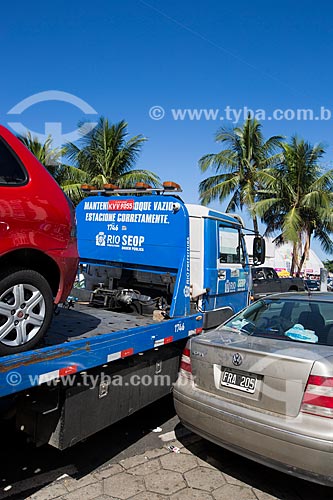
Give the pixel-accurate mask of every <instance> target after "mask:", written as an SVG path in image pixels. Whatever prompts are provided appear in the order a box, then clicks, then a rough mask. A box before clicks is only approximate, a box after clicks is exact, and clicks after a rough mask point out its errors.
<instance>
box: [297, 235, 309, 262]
mask: <svg viewBox="0 0 333 500" xmlns="http://www.w3.org/2000/svg"><path fill="white" fill-rule="evenodd" d="M310 241H311V230H310V231H307V232H306V236H305V243H304V249H303V253H302V257H301V260H300V263H299V267H298V269H299V272H301V271H302V268H303V266H304V262H306V261H307V260H308V258H309V253H310Z"/></svg>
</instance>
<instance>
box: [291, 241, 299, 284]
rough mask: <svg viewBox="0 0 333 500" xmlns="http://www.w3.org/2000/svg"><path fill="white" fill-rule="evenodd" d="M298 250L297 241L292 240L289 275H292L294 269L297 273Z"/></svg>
mask: <svg viewBox="0 0 333 500" xmlns="http://www.w3.org/2000/svg"><path fill="white" fill-rule="evenodd" d="M298 250H299V249H298V243H296V242H294V243H293V257H292V259H291V268H290V275H291V276H293V274H294V272H295V269H297V273H298V272H299V271H298V267H299V260H298V257H299V255H298Z"/></svg>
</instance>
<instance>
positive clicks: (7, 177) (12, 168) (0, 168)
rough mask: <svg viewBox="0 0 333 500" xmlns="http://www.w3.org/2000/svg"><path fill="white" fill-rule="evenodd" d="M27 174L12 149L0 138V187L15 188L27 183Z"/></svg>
mask: <svg viewBox="0 0 333 500" xmlns="http://www.w3.org/2000/svg"><path fill="white" fill-rule="evenodd" d="M27 179H28V176H27V172H26V171H25V169H24V168H23V166H22V164H21V162H20V160H19V159H18V157H17V156H16V154H15V153H14V151H12V149H11V148H10V147H9V146H8V145H7V144H6V143H5V142H4V140H3V139H2V138H1V137H0V185H6V186H8V185H12V186H17V185H20V184H25V183H26V182H27Z"/></svg>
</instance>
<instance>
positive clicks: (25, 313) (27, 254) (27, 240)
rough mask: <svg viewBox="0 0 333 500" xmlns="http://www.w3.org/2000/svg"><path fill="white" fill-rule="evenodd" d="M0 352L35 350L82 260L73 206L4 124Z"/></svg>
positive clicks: (0, 140)
mask: <svg viewBox="0 0 333 500" xmlns="http://www.w3.org/2000/svg"><path fill="white" fill-rule="evenodd" d="M0 235H1V238H0V354H15V353H18V352H21V351H25V350H28V349H31V348H32V347H33V346H35V345H36V344H37V343H38V342H39V341H40V339H41V338H42V337H43V335H44V333H45V332H46V330H47V328H48V327H49V324H50V322H51V319H52V314H53V308H54V304H58V303H59V302H64V301H65V300H66V298H67V296H68V294H69V292H70V290H71V288H72V284H73V281H74V278H75V273H76V270H77V265H78V253H77V244H76V228H75V213H74V207H73V206H72V203H71V202H70V200H69V199H68V198H67V197H66V196H65V194H64V193H63V191H62V190H61V188H60V187H59V185H58V184H57V183H56V181H55V180H54V179H53V177H52V176H51V175H50V174H49V173H48V171H47V170H46V169H45V168H44V167H43V165H41V164H40V163H39V162H38V160H37V159H36V158H35V157H34V156H33V154H32V153H30V151H29V150H28V149H27V148H26V147H25V146H24V145H23V144H22V142H21V141H19V140H18V139H17V138H16V137H15V136H14V135H13V134H11V133H10V132H9V131H8V130H6V129H5V128H4V127H0Z"/></svg>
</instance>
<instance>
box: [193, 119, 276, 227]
mask: <svg viewBox="0 0 333 500" xmlns="http://www.w3.org/2000/svg"><path fill="white" fill-rule="evenodd" d="M282 140H283V138H282V137H281V136H273V137H271V138H269V139H268V140H267V141H265V140H264V138H263V135H262V132H261V124H260V123H259V122H258V121H257V120H256V119H251V118H250V116H249V117H248V118H247V120H246V121H245V123H244V124H243V126H242V127H236V128H234V129H232V130H229V129H225V128H221V129H220V130H219V131H218V132H217V134H216V142H218V143H221V144H222V145H223V146H226V148H225V149H223V150H221V151H220V152H219V153H216V154H208V155H205V156H203V157H202V158H201V159H200V160H199V166H200V169H201V171H202V172H206V171H207V170H209V169H213V170H214V171H215V175H213V176H211V177H207V178H206V179H204V180H203V181H202V182H201V183H200V185H199V194H200V200H201V203H202V204H203V205H207V204H208V203H210V202H212V201H213V200H219V201H220V202H222V201H224V200H225V199H226V198H228V197H229V196H231V198H230V200H229V203H228V206H227V211H235V210H236V209H243V207H247V209H248V210H249V211H250V213H251V216H252V219H253V225H254V230H255V231H257V230H258V223H257V216H256V212H255V201H256V200H257V194H258V191H259V190H260V189H262V187H263V180H264V179H263V178H262V177H261V173H262V171H264V169H265V168H268V167H270V166H271V165H274V164H276V163H277V162H278V161H280V154H279V152H277V151H278V150H279V148H281V142H282Z"/></svg>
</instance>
